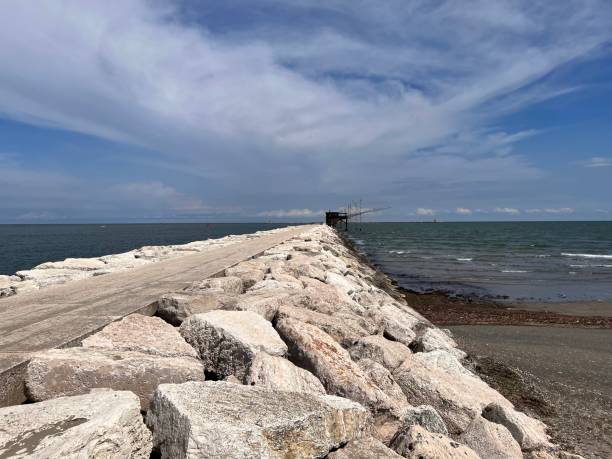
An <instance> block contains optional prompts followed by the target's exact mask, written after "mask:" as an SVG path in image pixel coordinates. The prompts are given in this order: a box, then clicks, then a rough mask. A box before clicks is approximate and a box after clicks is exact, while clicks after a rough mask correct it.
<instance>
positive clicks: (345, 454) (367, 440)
mask: <svg viewBox="0 0 612 459" xmlns="http://www.w3.org/2000/svg"><path fill="white" fill-rule="evenodd" d="M401 458H402V456H400V455H399V454H397V453H396V452H395V451H393V450H392V449H389V448H387V447H386V446H385V445H384V443H382V442H381V441H380V440H377V439H376V438H373V437H363V438H358V439H357V440H351V441H350V442H348V443H347V444H346V445H345V446H343V447H342V448H340V449H338V450H336V451H333V452H331V453H329V454H328V455H327V459H401Z"/></svg>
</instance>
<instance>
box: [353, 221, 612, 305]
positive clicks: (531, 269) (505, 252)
mask: <svg viewBox="0 0 612 459" xmlns="http://www.w3.org/2000/svg"><path fill="white" fill-rule="evenodd" d="M348 236H349V238H350V239H352V241H353V242H354V243H355V245H356V247H358V250H359V251H360V252H361V253H362V254H364V255H366V256H367V257H368V258H369V259H370V260H371V262H373V263H374V264H375V265H377V266H378V267H379V268H380V269H381V270H382V271H384V272H386V273H387V274H389V275H390V276H392V277H393V278H395V279H396V280H397V281H398V283H399V284H400V285H401V286H402V287H404V288H406V289H409V290H412V291H415V292H420V293H426V292H434V291H439V292H445V293H447V294H450V295H467V296H479V297H482V298H490V299H496V300H500V301H506V300H507V301H509V302H568V301H585V300H587V301H609V300H611V299H612V222H610V221H608V222H469V223H468V222H461V223H459V222H453V223H433V222H432V223H362V224H359V223H353V224H351V225H350V227H349V231H348Z"/></svg>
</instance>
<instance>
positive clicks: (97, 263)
mask: <svg viewBox="0 0 612 459" xmlns="http://www.w3.org/2000/svg"><path fill="white" fill-rule="evenodd" d="M105 267H106V263H104V261H102V260H100V259H99V258H66V259H65V260H64V261H50V262H47V263H42V264H40V265H38V266H36V267H35V268H34V269H74V270H77V271H94V270H96V269H104V268H105Z"/></svg>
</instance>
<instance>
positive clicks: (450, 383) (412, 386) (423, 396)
mask: <svg viewBox="0 0 612 459" xmlns="http://www.w3.org/2000/svg"><path fill="white" fill-rule="evenodd" d="M393 377H394V379H395V381H397V383H398V384H399V386H400V387H401V388H402V391H403V392H404V394H405V395H406V397H407V398H408V402H409V403H411V404H412V405H431V406H433V407H434V408H435V409H436V410H437V411H438V413H440V415H441V416H442V419H444V422H445V423H446V426H447V428H448V430H449V432H450V433H451V434H460V433H461V432H463V431H464V430H465V429H466V428H467V427H468V425H469V424H470V422H472V419H474V418H475V417H476V416H479V415H480V413H481V411H482V409H483V408H484V407H485V406H487V405H488V404H489V403H492V402H498V403H500V404H502V405H504V406H511V404H510V402H509V401H507V400H506V399H505V398H504V397H503V396H502V395H501V394H500V393H499V392H497V391H495V390H494V389H492V388H490V387H489V386H488V385H487V384H486V383H485V382H484V381H482V380H481V379H480V378H478V377H477V376H476V375H474V374H473V373H471V372H469V371H468V370H466V369H465V368H464V367H463V366H462V365H461V363H460V362H459V361H458V360H457V359H456V358H455V357H454V356H453V355H451V354H449V353H447V352H445V351H432V352H420V353H417V354H413V355H412V356H411V357H410V358H408V359H406V360H405V361H404V363H402V365H400V366H399V367H398V368H397V369H395V371H394V372H393Z"/></svg>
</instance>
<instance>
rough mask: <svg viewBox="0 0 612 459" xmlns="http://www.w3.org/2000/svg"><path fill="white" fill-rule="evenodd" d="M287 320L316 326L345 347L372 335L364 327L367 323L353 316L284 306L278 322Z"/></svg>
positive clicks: (279, 310)
mask: <svg viewBox="0 0 612 459" xmlns="http://www.w3.org/2000/svg"><path fill="white" fill-rule="evenodd" d="M285 318H289V319H294V320H299V321H300V322H303V323H307V324H311V325H314V326H316V327H317V328H319V329H321V330H323V331H324V332H325V333H327V334H328V335H329V336H331V337H332V338H333V339H335V340H336V341H337V342H338V343H340V344H341V345H342V346H344V347H349V346H351V345H352V344H353V343H355V341H357V340H359V339H360V338H362V337H364V336H368V335H369V334H370V330H368V329H366V328H364V327H363V326H362V325H366V326H367V324H366V323H365V322H366V321H365V320H364V319H363V318H361V317H359V316H355V315H353V314H347V313H337V314H334V315H327V314H321V313H319V312H315V311H310V310H308V309H302V308H296V307H293V306H286V305H282V306H280V307H279V308H278V312H277V315H276V320H282V319H285Z"/></svg>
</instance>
